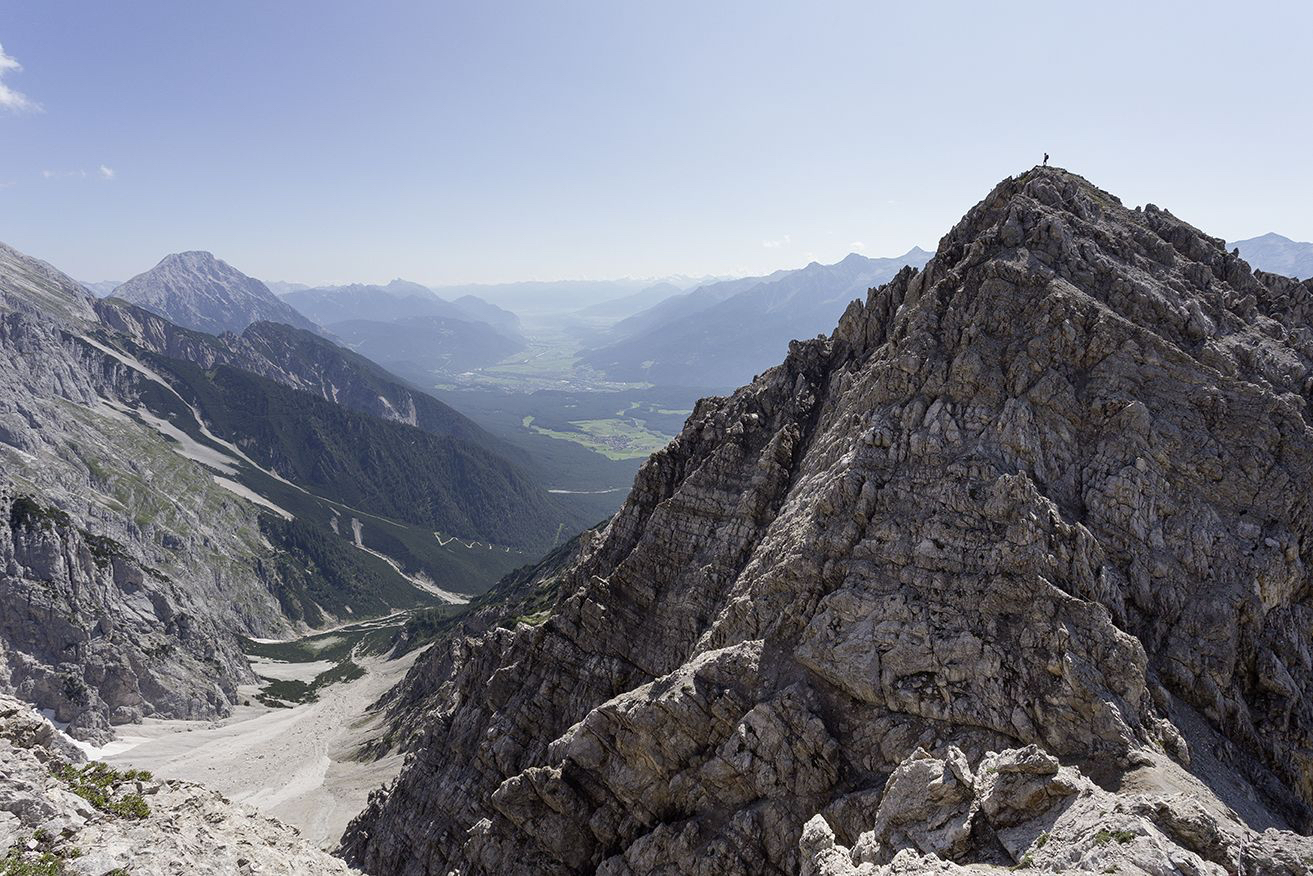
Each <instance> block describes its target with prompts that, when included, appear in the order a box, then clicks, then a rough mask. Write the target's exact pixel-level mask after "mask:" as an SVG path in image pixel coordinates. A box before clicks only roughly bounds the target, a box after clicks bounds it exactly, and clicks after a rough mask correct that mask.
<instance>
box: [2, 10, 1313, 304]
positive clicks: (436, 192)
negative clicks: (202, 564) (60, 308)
mask: <svg viewBox="0 0 1313 876" xmlns="http://www.w3.org/2000/svg"><path fill="white" fill-rule="evenodd" d="M1087 5H1088V4H1081V7H1082V8H1081V9H1079V10H1078V9H1077V4H1074V3H1068V2H1062V0H1049V2H1044V3H992V2H991V3H985V2H970V3H943V4H933V3H910V2H902V3H897V4H892V3H885V4H881V3H870V2H861V3H859V2H833V3H827V2H806V3H804V2H798V3H788V4H785V3H772V2H762V0H754V2H713V0H697V2H662V3H639V2H623V0H598V2H544V0H537V2H500V0H499V2H486V0H480V2H469V3H440V2H419V0H407V2H400V0H396V2H387V0H371V2H368V3H363V2H336V0H315V2H309V0H274V2H271V0H255V2H247V0H223V2H210V3H192V2H181V3H180V2H177V0H171V2H147V0H121V2H106V0H94V2H92V0H84V2H61V0H0V45H3V47H4V56H3V57H0V240H3V241H5V242H7V243H10V244H12V245H14V246H17V247H19V248H20V249H23V250H25V251H27V252H30V253H32V254H34V255H38V256H40V257H42V258H45V259H47V260H49V261H51V262H53V263H54V264H55V265H57V266H58V267H61V268H63V269H64V270H66V271H68V272H70V273H72V274H74V275H75V276H77V277H79V278H81V279H86V280H99V279H123V278H126V277H127V276H130V275H132V274H134V273H137V272H139V271H142V270H145V269H146V268H148V267H150V266H151V265H153V264H154V263H155V262H156V261H157V260H158V259H159V258H160V257H161V256H162V255H164V254H165V253H167V252H172V251H177V250H183V249H210V250H213V251H214V252H215V253H217V254H218V255H219V256H221V257H222V258H225V259H227V260H228V261H230V262H232V263H233V264H234V265H236V266H237V267H239V268H241V269H243V270H245V271H246V272H248V273H251V274H254V275H255V276H259V277H262V278H265V279H287V280H300V281H305V282H346V281H351V280H366V281H374V280H384V279H387V278H390V277H393V276H398V275H399V276H404V277H408V278H412V279H416V280H419V281H422V282H428V283H443V282H465V281H500V280H514V279H552V278H563V277H572V278H573V277H588V278H603V277H615V276H626V275H628V276H658V275H663V274H669V273H675V272H683V273H690V274H701V273H717V274H727V273H734V274H740V273H759V272H764V271H768V270H772V269H775V268H781V267H795V266H799V265H802V264H805V263H806V262H807V261H809V260H811V259H813V258H814V259H818V260H821V261H834V260H837V259H838V258H841V257H842V256H843V255H845V254H846V253H847V252H848V251H850V250H852V249H854V248H856V247H857V245H858V244H861V245H863V246H864V248H863V249H862V251H863V252H865V253H867V254H869V255H894V254H897V253H900V252H903V251H904V250H906V249H908V248H909V247H910V246H912V245H913V244H919V245H921V246H924V247H927V248H933V247H934V245H935V244H936V242H937V241H938V239H939V237H940V235H942V234H943V232H945V231H946V230H947V229H948V227H949V226H950V225H951V224H952V223H953V222H954V221H955V220H956V219H957V218H958V217H959V216H960V215H961V214H962V213H963V212H964V211H965V210H966V209H967V208H968V207H969V206H970V205H971V204H972V203H974V202H975V201H977V200H979V199H980V198H981V197H982V196H983V195H984V194H985V193H986V192H987V191H988V189H989V188H990V187H991V186H992V185H993V184H994V183H996V182H997V181H998V180H999V179H1001V178H1002V177H1004V176H1005V175H1007V174H1009V173H1014V172H1018V171H1020V170H1022V169H1024V168H1026V167H1029V166H1030V165H1032V164H1035V163H1037V162H1038V160H1039V158H1040V156H1041V153H1042V152H1044V151H1045V150H1047V151H1048V152H1050V153H1051V154H1052V156H1053V160H1054V162H1055V163H1057V164H1061V165H1063V166H1066V167H1069V168H1071V169H1073V170H1076V171H1078V172H1080V173H1083V174H1084V175H1086V176H1087V177H1089V178H1090V179H1091V180H1093V181H1094V182H1095V183H1097V184H1099V185H1102V186H1103V187H1104V188H1107V189H1109V190H1111V191H1113V192H1114V193H1115V194H1118V195H1120V196H1121V197H1122V198H1123V200H1125V201H1127V202H1129V203H1135V204H1138V203H1143V202H1145V201H1152V202H1154V203H1157V204H1159V205H1160V206H1165V207H1168V208H1170V209H1172V210H1173V212H1175V213H1176V214H1177V215H1178V216H1181V217H1183V218H1185V219H1187V220H1189V221H1192V222H1194V223H1195V224H1196V225H1199V226H1200V227H1202V228H1203V229H1204V230H1206V231H1208V232H1210V233H1213V234H1216V235H1219V236H1223V237H1228V238H1233V239H1234V238H1240V237H1249V236H1253V235H1256V234H1259V233H1262V232H1265V231H1269V230H1274V231H1278V232H1281V233H1283V234H1286V235H1288V236H1290V237H1294V238H1297V239H1305V240H1308V239H1313V210H1310V209H1309V205H1310V204H1311V203H1313V172H1311V171H1310V164H1311V163H1313V162H1310V159H1309V154H1310V145H1309V144H1310V143H1313V122H1311V121H1310V114H1309V95H1310V80H1311V79H1313V74H1311V73H1310V68H1309V66H1308V65H1309V61H1308V44H1309V36H1310V34H1313V11H1311V10H1313V4H1309V3H1306V2H1290V3H1285V4H1275V3H1272V4H1237V3H1233V2H1232V3H1226V4H1221V3H1204V2H1194V3H1184V2H1182V3H1145V2H1136V3H1121V2H1104V3H1100V4H1098V5H1097V6H1090V8H1089V9H1088V10H1086V9H1085V8H1083V7H1085V6H1087ZM6 59H9V60H6ZM10 60H12V61H13V62H16V63H17V64H20V65H21V67H22V69H16V68H15V67H14V65H13V64H12V63H10V62H9V61H10ZM24 101H26V102H27V103H29V104H33V105H35V106H28V107H27V108H24V107H23V106H22V104H23V103H24ZM102 167H103V168H104V170H102ZM111 172H112V178H109V177H110V173H111Z"/></svg>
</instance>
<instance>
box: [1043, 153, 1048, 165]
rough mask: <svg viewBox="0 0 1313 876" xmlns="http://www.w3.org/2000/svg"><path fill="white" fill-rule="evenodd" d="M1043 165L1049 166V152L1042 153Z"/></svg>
mask: <svg viewBox="0 0 1313 876" xmlns="http://www.w3.org/2000/svg"><path fill="white" fill-rule="evenodd" d="M1044 166H1045V167H1048V166H1049V154H1048V153H1047V152H1045V153H1044Z"/></svg>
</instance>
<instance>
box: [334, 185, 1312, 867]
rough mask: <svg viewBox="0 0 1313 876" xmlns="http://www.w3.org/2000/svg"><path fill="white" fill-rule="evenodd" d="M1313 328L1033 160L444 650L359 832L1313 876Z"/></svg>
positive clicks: (909, 861) (547, 846)
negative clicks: (396, 766)
mask: <svg viewBox="0 0 1313 876" xmlns="http://www.w3.org/2000/svg"><path fill="white" fill-rule="evenodd" d="M1311 319H1313V283H1308V282H1305V283H1298V282H1295V281H1293V280H1290V279H1288V278H1282V277H1277V276H1274V275H1268V274H1262V273H1259V274H1255V273H1254V272H1253V271H1251V269H1250V268H1249V266H1248V265H1247V264H1246V263H1245V262H1244V261H1243V260H1241V259H1239V258H1237V257H1235V256H1233V255H1232V254H1230V253H1229V252H1228V251H1227V249H1226V248H1225V247H1224V245H1223V242H1222V241H1221V240H1218V239H1216V238H1212V237H1209V236H1208V235H1206V234H1204V233H1202V232H1200V231H1198V230H1196V229H1195V228H1193V227H1191V226H1190V225H1188V224H1186V223H1185V222H1182V221H1181V220H1179V219H1177V218H1175V217H1174V216H1172V215H1171V214H1170V213H1169V212H1167V211H1166V210H1162V209H1159V208H1157V207H1154V206H1152V205H1148V206H1145V207H1143V208H1136V209H1128V208H1127V207H1125V206H1123V205H1122V204H1121V203H1120V201H1118V200H1117V198H1115V197H1114V196H1112V195H1110V194H1108V193H1107V192H1104V191H1101V190H1100V189H1098V188H1096V187H1095V186H1093V185H1091V184H1090V183H1088V182H1087V181H1085V180H1084V179H1082V178H1080V177H1078V176H1076V175H1074V174H1071V173H1068V172H1066V171H1063V170H1061V169H1058V168H1035V169H1034V170H1032V171H1030V172H1027V173H1025V174H1023V175H1021V176H1019V177H1016V178H1009V179H1007V180H1004V181H1003V182H1002V183H1000V184H999V185H998V187H997V188H995V189H994V191H992V192H991V193H990V194H989V195H988V196H987V197H986V198H985V199H984V200H983V201H981V202H980V203H979V204H978V205H976V206H975V207H974V208H972V209H971V210H970V211H969V212H968V213H967V215H966V216H965V217H964V218H963V219H962V220H961V221H960V222H959V223H958V225H957V226H956V227H954V228H953V229H952V230H951V231H950V232H949V233H948V234H947V235H946V236H945V237H944V238H943V240H942V241H941V242H940V244H939V247H938V250H937V252H936V254H935V256H934V258H933V259H931V260H930V261H929V263H928V264H926V266H925V267H924V269H922V270H919V271H918V270H915V269H912V268H907V269H904V270H902V271H901V272H899V273H898V275H897V276H896V277H894V278H893V279H892V280H891V281H889V282H888V283H886V284H884V285H883V286H880V287H879V288H876V289H872V290H870V292H869V293H868V294H867V296H866V298H865V300H864V301H854V302H853V303H852V304H851V305H850V306H849V307H848V309H847V311H846V312H845V313H844V315H843V317H842V319H841V320H840V321H839V324H838V327H837V329H836V330H835V331H834V333H833V334H832V335H831V336H829V337H822V338H817V339H815V340H808V341H799V342H795V343H793V344H792V345H790V350H789V354H788V356H787V358H786V359H785V360H784V362H783V363H782V364H780V365H778V366H777V367H775V368H772V369H770V370H769V371H767V372H766V373H765V374H762V375H761V376H760V377H759V378H758V379H757V380H755V381H754V382H753V383H752V384H750V385H748V386H746V387H744V388H742V389H740V390H738V391H737V392H735V393H734V394H733V395H732V396H729V397H726V398H711V399H706V400H704V401H702V402H701V403H699V404H698V406H697V408H696V409H695V411H694V412H693V414H692V416H691V417H690V418H689V420H688V422H687V425H686V426H685V428H684V431H683V432H682V433H681V434H680V435H679V436H678V437H677V438H676V439H675V440H674V441H673V442H672V443H671V444H670V445H669V446H668V447H667V448H666V449H664V450H662V451H660V452H658V453H657V454H655V455H654V456H653V457H652V458H651V459H650V460H649V461H648V462H647V463H646V464H645V465H644V466H643V468H642V470H641V471H640V473H639V475H638V477H637V480H636V481H635V484H634V487H633V490H632V492H631V494H630V496H629V498H628V500H627V501H626V503H625V505H624V506H623V507H622V509H621V510H620V511H619V512H618V513H617V514H616V515H615V517H613V518H612V519H611V521H610V522H609V523H608V524H606V525H605V526H604V527H603V528H601V529H600V530H598V531H597V532H596V533H593V534H586V535H585V536H584V537H583V538H582V539H581V541H580V543H579V545H578V546H577V555H573V556H568V557H564V558H563V557H562V556H560V555H558V556H556V557H555V558H554V559H553V561H552V562H551V563H550V564H549V565H547V566H544V567H543V568H541V569H540V570H538V572H536V573H529V574H524V575H521V576H519V578H518V579H516V581H517V582H518V583H516V584H515V586H514V588H513V589H514V590H515V592H516V599H515V606H516V607H515V608H513V609H511V610H510V611H508V612H507V613H506V615H505V616H504V617H502V618H501V619H500V620H499V621H498V622H496V623H489V622H488V620H489V618H488V617H487V611H489V610H491V609H485V610H483V611H482V612H481V613H480V615H479V617H480V622H479V623H477V624H467V625H466V626H465V627H464V628H462V629H457V630H455V631H454V632H453V634H452V635H450V636H449V637H448V639H447V640H446V641H445V644H439V645H437V646H435V647H433V648H432V649H431V650H430V651H429V652H428V653H426V654H425V655H423V656H422V657H421V658H420V660H419V661H417V663H416V664H415V666H414V667H413V669H412V670H411V672H410V674H409V676H408V678H407V679H406V681H405V682H404V683H403V685H402V686H401V687H400V688H398V689H397V690H396V691H394V692H393V693H392V694H391V695H390V696H389V697H388V698H387V699H386V701H385V703H384V704H383V705H384V706H385V708H386V709H387V710H388V717H389V720H390V721H391V722H392V726H393V734H394V738H396V739H399V740H402V741H403V745H404V746H405V747H406V748H408V749H409V750H410V751H411V757H410V761H409V763H408V766H407V768H406V769H405V770H404V772H403V773H402V775H401V776H400V778H399V779H398V781H397V782H396V783H395V784H394V785H393V786H392V787H391V788H389V789H388V790H387V791H386V792H380V793H379V794H377V795H376V796H375V797H374V798H373V799H372V801H371V805H370V807H369V808H368V810H367V811H366V812H365V813H363V814H362V815H361V817H360V818H358V819H357V820H356V821H355V822H354V823H353V825H352V826H351V828H350V829H349V830H348V832H347V834H346V836H345V838H344V842H343V851H344V853H345V855H346V857H347V859H348V860H349V861H351V862H353V863H356V864H357V865H359V866H361V867H362V868H363V869H365V870H366V871H368V872H372V873H377V874H404V876H414V874H445V873H450V872H458V873H466V874H493V873H497V874H520V873H522V874H529V873H534V874H544V873H558V874H560V873H585V872H598V873H607V874H621V873H635V874H637V873H644V874H652V873H662V874H676V873H678V874H708V876H710V874H757V873H798V872H802V873H808V874H826V876H839V874H863V876H877V874H879V876H887V874H895V873H898V874H913V873H915V874H930V873H936V874H939V873H943V874H950V873H990V872H999V871H1000V870H1001V869H1002V868H1006V867H1022V868H1030V869H1033V870H1037V871H1039V872H1054V873H1059V872H1060V873H1112V872H1116V873H1124V874H1169V873H1170V874H1182V873H1184V874H1218V876H1221V874H1223V873H1243V874H1289V876H1295V874H1307V873H1308V872H1310V869H1311V868H1313V842H1311V841H1310V840H1309V839H1308V838H1307V836H1303V835H1301V834H1306V833H1307V832H1308V831H1309V830H1310V829H1313V648H1311V647H1310V643H1311V642H1313V587H1311V586H1310V584H1311V582H1313V577H1311V576H1310V572H1309V565H1310V563H1313V516H1310V513H1309V508H1308V503H1309V497H1310V495H1313V490H1311V489H1310V488H1311V487H1313V409H1311V408H1310V404H1311V403H1313V324H1311ZM530 596H536V598H537V601H536V602H535V600H534V599H531V598H529V597H530Z"/></svg>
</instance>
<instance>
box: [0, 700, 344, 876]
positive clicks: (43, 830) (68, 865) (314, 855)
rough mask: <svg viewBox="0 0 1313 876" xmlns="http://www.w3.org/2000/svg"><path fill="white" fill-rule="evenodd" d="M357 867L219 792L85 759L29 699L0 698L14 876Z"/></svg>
mask: <svg viewBox="0 0 1313 876" xmlns="http://www.w3.org/2000/svg"><path fill="white" fill-rule="evenodd" d="M354 872H356V871H354V870H352V869H351V868H350V867H348V866H346V864H344V863H342V862H341V861H339V860H338V859H336V858H333V857H331V856H330V855H328V854H326V853H324V852H321V851H319V850H318V849H315V848H314V847H313V846H311V845H309V844H308V843H307V842H306V841H305V840H303V839H302V838H301V836H300V834H298V833H297V832H296V830H295V829H293V828H291V827H288V826H287V825H285V824H283V823H282V822H280V821H277V820H275V819H272V818H268V817H266V816H263V815H260V814H259V813H258V812H256V811H255V810H254V809H252V808H250V807H249V806H244V805H241V804H237V803H232V802H231V801H229V800H227V799H226V798H224V797H223V796H221V795H219V794H216V793H214V792H213V791H207V790H205V789H204V788H201V787H199V786H197V785H192V784H188V783H186V782H176V781H157V780H155V779H154V778H153V777H152V776H151V775H150V774H149V773H144V772H137V771H127V772H123V771H119V770H114V769H112V768H110V767H108V766H106V765H104V764H98V763H86V759H85V757H84V755H83V754H82V752H81V751H80V750H79V749H78V748H76V747H75V746H74V745H72V744H71V743H70V742H69V741H68V740H67V739H66V738H65V737H64V736H63V735H62V734H61V733H59V731H58V730H56V729H55V727H54V726H53V725H52V724H51V723H50V722H49V721H47V720H46V719H44V718H42V717H41V716H40V715H38V714H37V713H36V712H34V711H32V708H31V707H30V706H28V705H26V704H25V703H21V702H19V701H18V700H15V699H12V698H10V697H4V696H0V873H2V874H6V876H8V874H11V873H13V874H32V876H62V874H67V876H73V874H79V876H110V874H112V876H127V874H132V876H139V874H140V876H155V874H160V876H162V874H166V873H167V874H178V873H185V874H189V876H191V874H206V873H214V874H220V873H222V874H227V876H233V874H257V873H258V874H270V876H273V874H289V876H290V874H297V876H301V874H333V873H343V874H345V873H354Z"/></svg>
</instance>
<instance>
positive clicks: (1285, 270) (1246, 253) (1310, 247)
mask: <svg viewBox="0 0 1313 876" xmlns="http://www.w3.org/2000/svg"><path fill="white" fill-rule="evenodd" d="M1227 246H1228V247H1234V248H1236V249H1238V250H1240V257H1241V258H1243V259H1244V260H1245V261H1247V262H1249V264H1250V265H1252V266H1253V267H1255V268H1258V269H1259V270H1263V271H1267V272H1268V273H1271V274H1281V275H1282V276H1284V277H1295V278H1296V279H1299V280H1305V279H1308V278H1309V277H1313V243H1301V242H1299V241H1295V240H1291V239H1290V238H1289V237H1282V236H1281V235H1280V234H1275V233H1273V232H1268V233H1267V234H1264V235H1261V236H1259V237H1251V238H1249V239H1248V240H1233V241H1231V242H1230V243H1228V244H1227Z"/></svg>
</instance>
